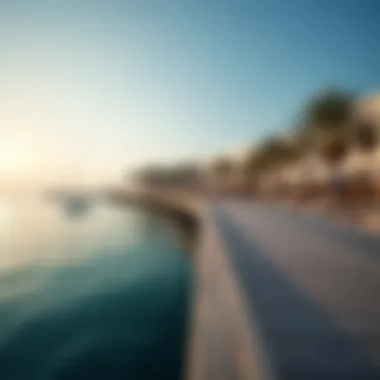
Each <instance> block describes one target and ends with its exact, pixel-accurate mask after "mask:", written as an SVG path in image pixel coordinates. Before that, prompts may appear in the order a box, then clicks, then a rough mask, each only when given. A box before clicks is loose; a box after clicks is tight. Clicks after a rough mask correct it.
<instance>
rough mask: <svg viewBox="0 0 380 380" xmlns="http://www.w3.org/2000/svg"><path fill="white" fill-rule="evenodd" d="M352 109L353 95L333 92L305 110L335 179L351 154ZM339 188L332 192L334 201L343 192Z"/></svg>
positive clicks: (321, 96)
mask: <svg viewBox="0 0 380 380" xmlns="http://www.w3.org/2000/svg"><path fill="white" fill-rule="evenodd" d="M353 105H354V96H353V94H351V93H349V92H347V91H344V90H330V91H326V92H324V93H321V94H320V95H318V96H317V97H315V98H313V99H312V100H311V101H310V102H309V104H308V106H307V107H306V123H305V124H306V129H308V130H309V131H310V132H311V133H312V134H313V135H314V140H315V146H316V147H317V148H318V147H319V150H320V154H321V155H322V157H323V158H324V160H325V161H326V162H327V163H328V164H329V166H330V167H331V168H332V171H333V176H334V177H336V174H337V173H338V172H337V171H338V170H339V166H340V163H341V162H342V160H343V159H344V157H345V156H346V154H347V152H348V150H349V142H350V133H351V130H350V121H351V118H352V115H353ZM334 183H335V181H334ZM338 184H339V186H338V187H336V186H334V187H333V189H332V193H333V195H334V196H335V197H339V196H340V190H341V189H342V186H340V185H342V184H341V183H340V182H338Z"/></svg>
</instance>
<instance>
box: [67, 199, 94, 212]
mask: <svg viewBox="0 0 380 380" xmlns="http://www.w3.org/2000/svg"><path fill="white" fill-rule="evenodd" d="M90 207H91V202H90V199H89V198H87V197H84V196H69V197H67V198H66V199H65V200H64V208H65V209H66V212H67V213H68V214H69V215H73V216H80V215H83V214H84V213H86V212H88V211H89V209H90Z"/></svg>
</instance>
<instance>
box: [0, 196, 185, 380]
mask: <svg viewBox="0 0 380 380" xmlns="http://www.w3.org/2000/svg"><path fill="white" fill-rule="evenodd" d="M3 202H5V203H2V206H1V208H0V209H1V210H4V212H2V213H1V215H2V216H1V217H0V218H2V221H3V222H0V223H1V224H0V230H1V233H0V244H1V247H2V249H1V272H0V273H1V275H0V378H1V379H28V380H29V379H53V378H54V379H81V380H83V379H86V378H91V379H104V378H112V379H125V378H131V379H132V378H133V379H148V378H149V379H150V378H152V377H153V376H154V377H156V378H157V377H158V378H165V379H176V378H178V377H179V373H180V363H181V355H182V347H183V333H184V320H185V316H186V314H187V313H186V308H187V295H188V286H189V282H188V279H189V272H188V269H189V268H188V263H187V259H186V256H185V255H184V254H183V252H182V251H181V249H180V248H179V245H178V244H177V242H176V239H175V238H174V236H173V234H172V231H170V229H168V228H166V227H165V226H164V225H162V224H161V223H159V222H158V221H157V220H155V219H154V218H152V217H151V216H147V215H144V214H141V213H139V212H137V211H136V210H121V209H117V208H114V207H108V206H107V205H98V206H97V207H96V208H95V209H94V210H93V211H94V212H92V213H91V216H88V217H86V218H81V219H75V218H74V219H72V218H68V217H67V215H66V214H65V213H64V212H62V210H60V209H59V207H55V206H54V205H52V204H50V205H49V206H47V205H46V204H45V203H41V202H40V201H38V202H36V201H30V200H29V201H23V202H20V201H17V202H15V201H12V200H7V201H3ZM142 226H143V227H142ZM7 228H8V232H9V233H5V231H6V230H7ZM4 248H6V249H4Z"/></svg>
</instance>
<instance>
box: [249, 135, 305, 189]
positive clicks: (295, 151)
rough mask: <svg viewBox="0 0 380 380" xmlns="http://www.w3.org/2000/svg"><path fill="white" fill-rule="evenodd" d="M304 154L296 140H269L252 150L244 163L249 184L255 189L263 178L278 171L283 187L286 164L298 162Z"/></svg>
mask: <svg viewBox="0 0 380 380" xmlns="http://www.w3.org/2000/svg"><path fill="white" fill-rule="evenodd" d="M301 154H302V151H301V149H300V147H299V146H298V145H297V141H296V140H291V141H287V140H285V139H282V138H276V137H271V138H268V139H267V140H266V141H265V142H264V143H263V144H262V145H261V146H260V147H259V148H257V149H252V150H251V151H250V152H249V154H248V155H247V157H246V160H245V162H244V167H243V168H244V172H245V173H246V178H247V179H248V183H250V184H252V185H253V186H254V187H255V189H256V188H257V186H258V185H259V182H260V179H261V178H262V176H263V175H264V174H265V173H266V172H268V171H270V170H277V169H279V170H280V171H279V172H278V180H279V182H280V185H283V184H282V182H283V178H282V174H281V169H282V167H283V166H284V165H285V164H288V163H290V162H293V161H295V160H297V159H298V158H299V157H300V156H301Z"/></svg>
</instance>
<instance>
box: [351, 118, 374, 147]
mask: <svg viewBox="0 0 380 380" xmlns="http://www.w3.org/2000/svg"><path fill="white" fill-rule="evenodd" d="M355 129H356V136H355V137H356V142H357V145H358V146H359V148H360V149H361V150H363V151H365V152H371V151H373V150H374V149H375V148H376V145H377V143H378V131H377V128H376V126H375V125H373V124H372V123H371V122H370V121H362V122H359V123H357V124H356V125H355Z"/></svg>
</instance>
